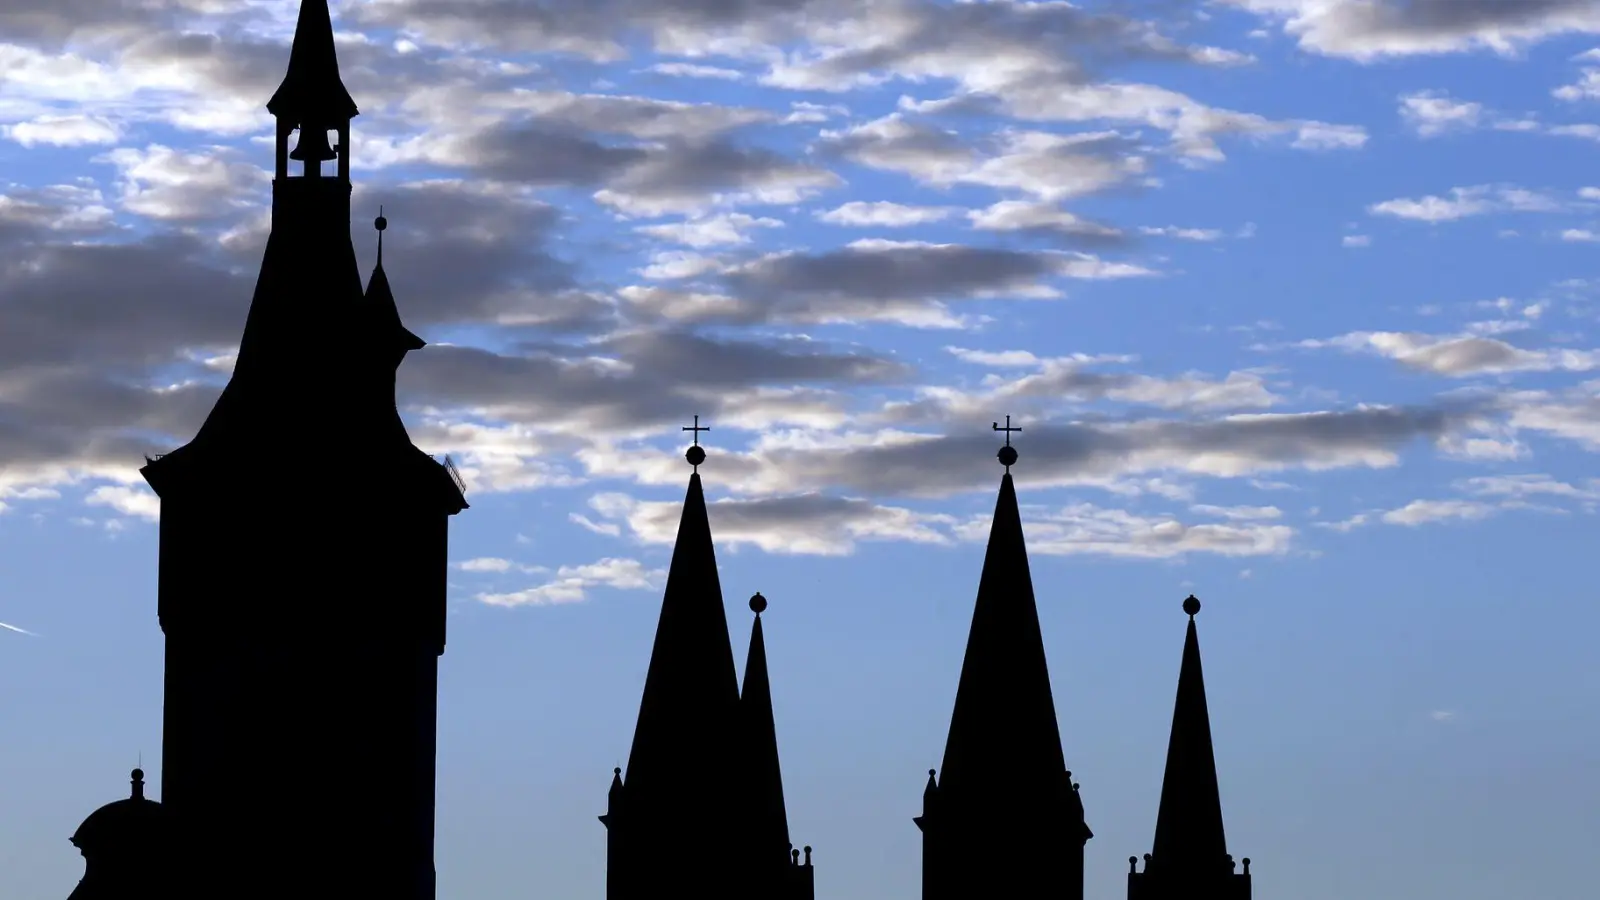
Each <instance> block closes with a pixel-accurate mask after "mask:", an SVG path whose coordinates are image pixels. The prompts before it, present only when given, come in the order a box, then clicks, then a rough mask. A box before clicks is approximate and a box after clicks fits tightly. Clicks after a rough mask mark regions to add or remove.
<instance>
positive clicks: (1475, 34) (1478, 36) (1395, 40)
mask: <svg viewBox="0 0 1600 900" xmlns="http://www.w3.org/2000/svg"><path fill="white" fill-rule="evenodd" d="M1223 2H1225V3H1228V4H1230V5H1233V6H1237V7H1240V8H1243V9H1245V10H1248V11H1250V12H1253V13H1256V14H1258V15H1261V16H1262V17H1264V18H1266V19H1268V20H1269V21H1272V22H1273V23H1275V24H1278V25H1279V26H1280V27H1282V29H1283V31H1284V33H1285V34H1288V35H1290V36H1292V37H1294V38H1295V39H1296V40H1297V41H1298V43H1299V46H1300V48H1301V49H1302V50H1306V51H1309V52H1313V53H1318V54H1322V55H1325V56H1339V57H1345V58H1349V59H1354V60H1357V61H1360V62H1371V61H1374V60H1377V59H1379V58H1382V57H1396V56H1420V55H1440V54H1447V53H1461V52H1466V51H1472V50H1490V51H1492V52H1494V53H1498V54H1501V55H1510V54H1512V53H1515V52H1517V51H1518V50H1520V49H1521V48H1523V47H1526V46H1528V45H1530V44H1534V43H1537V42H1539V41H1543V40H1546V39H1548V38H1552V37H1555V36H1557V35H1561V34H1569V33H1580V34H1595V33H1600V10H1597V9H1596V8H1595V6H1594V4H1593V3H1591V2H1590V0H1512V2H1462V0H1408V2H1405V3H1386V2H1379V0H1223Z"/></svg>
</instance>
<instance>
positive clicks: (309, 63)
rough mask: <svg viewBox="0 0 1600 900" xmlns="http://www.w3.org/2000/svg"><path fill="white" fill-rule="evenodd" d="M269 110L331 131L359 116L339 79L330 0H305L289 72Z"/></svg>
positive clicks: (290, 54) (282, 116) (296, 30)
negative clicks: (340, 123) (339, 124)
mask: <svg viewBox="0 0 1600 900" xmlns="http://www.w3.org/2000/svg"><path fill="white" fill-rule="evenodd" d="M267 111H268V112H270V113H272V114H273V115H274V116H278V117H279V118H287V119H291V120H293V121H295V122H296V123H298V124H305V123H308V122H311V123H316V124H318V125H322V126H325V127H328V128H332V127H333V126H334V125H335V124H337V123H338V122H340V121H347V120H349V119H353V118H355V117H356V116H357V115H358V114H359V110H357V109H356V102H355V100H353V99H352V98H351V97H350V92H349V91H348V90H346V89H345V86H344V81H343V80H342V79H340V77H339V54H338V52H337V51H336V50H335V49H334V43H333V15H332V14H331V13H329V12H328V0H302V2H301V4H300V20H299V21H298V22H297V23H296V24H295V29H294V47H293V49H291V50H290V51H289V71H288V72H287V73H286V74H285V75H284V77H283V83H282V84H281V85H279V87H278V91H277V93H275V94H273V95H272V99H271V100H269V101H267Z"/></svg>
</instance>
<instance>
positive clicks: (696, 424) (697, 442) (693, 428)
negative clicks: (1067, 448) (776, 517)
mask: <svg viewBox="0 0 1600 900" xmlns="http://www.w3.org/2000/svg"><path fill="white" fill-rule="evenodd" d="M1006 424H1007V425H1009V424H1011V423H1010V422H1009V421H1007V422H1006ZM683 430H684V431H692V432H694V445H695V446H696V447H698V446H700V432H702V431H710V430H711V426H710V425H706V426H704V427H702V426H701V425H700V417H699V416H695V417H694V425H693V426H689V425H685V426H683Z"/></svg>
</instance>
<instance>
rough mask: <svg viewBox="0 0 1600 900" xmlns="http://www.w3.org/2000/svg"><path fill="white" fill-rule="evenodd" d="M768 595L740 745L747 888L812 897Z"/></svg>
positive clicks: (797, 899)
mask: <svg viewBox="0 0 1600 900" xmlns="http://www.w3.org/2000/svg"><path fill="white" fill-rule="evenodd" d="M766 608H767V598H766V597H763V596H762V595H761V594H759V593H757V594H756V595H755V596H753V597H751V598H750V610H751V612H754V613H755V614H756V618H755V624H754V625H752V626H751V629H750V655H749V656H748V657H747V658H746V661H745V666H744V688H743V690H742V691H741V692H740V695H739V726H740V733H741V734H740V747H741V750H742V752H743V754H744V762H745V772H744V779H745V780H744V784H743V786H742V789H741V790H740V794H742V796H744V797H745V799H746V802H747V804H748V806H747V810H746V813H745V815H746V818H745V819H744V825H743V828H742V830H743V832H744V836H745V839H746V841H747V842H748V844H749V848H748V850H747V851H746V852H747V853H748V856H747V858H746V863H747V864H748V866H749V875H748V881H747V882H746V884H745V890H744V893H745V894H746V895H747V896H751V897H768V898H772V900H811V898H812V896H813V891H814V887H813V884H814V882H813V879H812V868H811V848H810V847H807V848H805V854H806V861H805V864H804V865H799V864H797V862H796V858H795V856H794V845H793V844H791V843H790V842H789V814H788V811H787V809H786V807H785V805H784V801H783V767H782V765H781V763H780V762H779V760H778V726H777V722H776V719H775V717H774V715H773V712H772V684H771V681H770V680H769V677H768V674H767V642H766V636H765V634H764V633H763V631H762V628H761V613H762V612H764V611H765V610H766Z"/></svg>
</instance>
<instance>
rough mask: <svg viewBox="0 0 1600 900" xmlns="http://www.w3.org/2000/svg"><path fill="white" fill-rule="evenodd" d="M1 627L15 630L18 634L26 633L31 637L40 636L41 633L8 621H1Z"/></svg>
mask: <svg viewBox="0 0 1600 900" xmlns="http://www.w3.org/2000/svg"><path fill="white" fill-rule="evenodd" d="M0 628H5V629H9V630H11V631H15V632H16V633H18V634H26V635H28V636H30V637H38V636H39V635H37V634H35V633H33V632H31V631H29V630H28V629H26V628H18V627H17V626H15V625H11V624H8V623H6V622H0Z"/></svg>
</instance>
